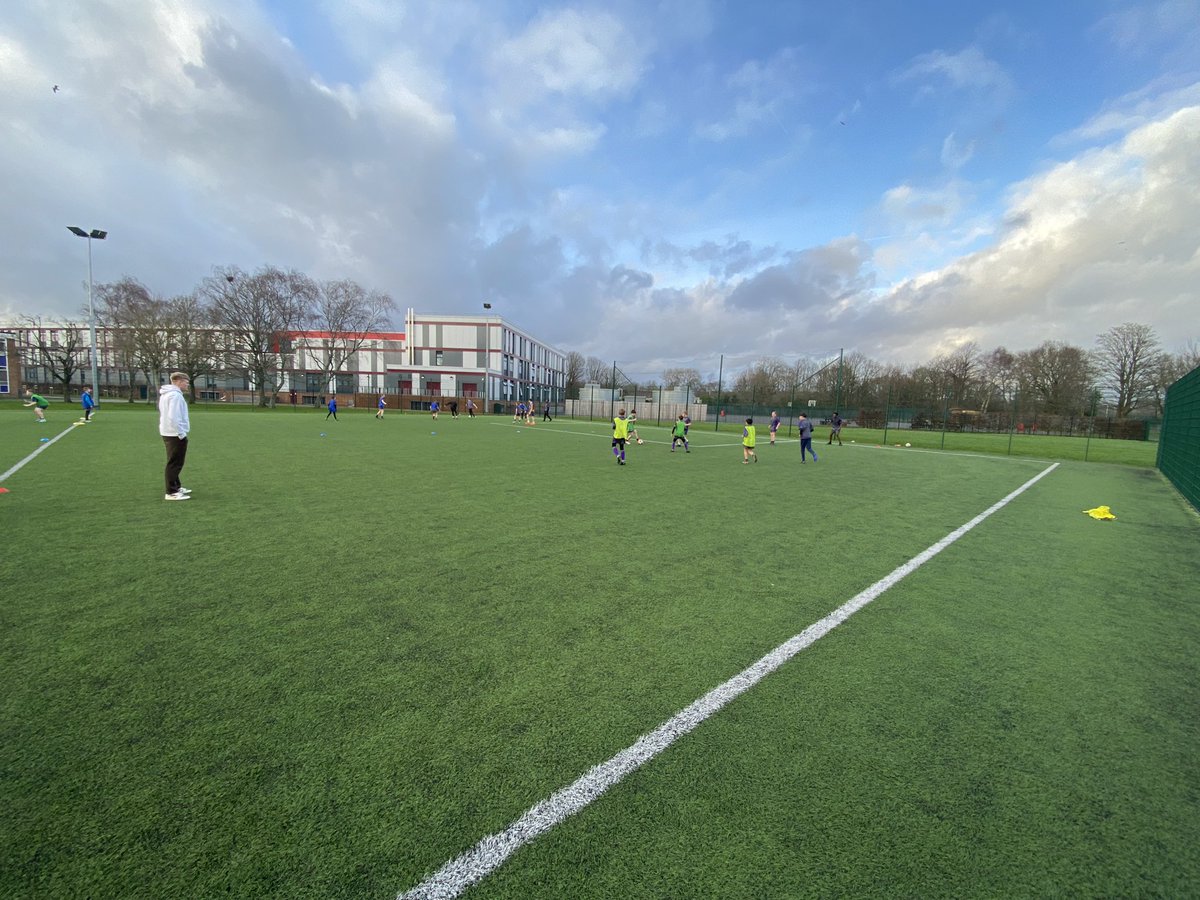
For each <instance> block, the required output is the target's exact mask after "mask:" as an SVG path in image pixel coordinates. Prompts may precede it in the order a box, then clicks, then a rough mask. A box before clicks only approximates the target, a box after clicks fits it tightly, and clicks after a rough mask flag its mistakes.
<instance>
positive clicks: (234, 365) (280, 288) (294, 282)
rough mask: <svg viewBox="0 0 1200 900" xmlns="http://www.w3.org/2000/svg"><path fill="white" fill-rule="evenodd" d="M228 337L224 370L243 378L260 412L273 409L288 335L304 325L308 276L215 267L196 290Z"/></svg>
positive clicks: (311, 293)
mask: <svg viewBox="0 0 1200 900" xmlns="http://www.w3.org/2000/svg"><path fill="white" fill-rule="evenodd" d="M197 295H198V296H199V297H200V298H201V299H202V300H203V301H204V302H205V303H207V304H208V305H209V306H211V308H212V310H213V322H214V323H215V324H216V325H218V326H220V327H221V328H224V329H226V330H227V332H228V336H229V340H230V342H231V346H230V350H229V367H230V368H231V369H233V370H235V371H239V372H244V373H245V374H246V376H247V377H248V378H249V379H250V380H251V382H252V383H253V384H254V386H255V388H256V389H257V390H258V402H259V405H260V406H266V405H268V404H269V405H271V406H274V405H275V393H276V391H278V390H279V387H280V385H281V384H282V383H283V378H284V374H285V373H286V371H287V361H288V358H289V357H290V355H291V352H292V348H291V342H290V339H289V333H290V332H292V331H298V330H300V329H301V328H303V327H304V325H305V324H307V322H308V321H309V318H310V315H311V309H312V303H313V300H314V298H315V295H316V287H315V285H314V284H313V282H312V279H310V278H309V277H308V276H307V275H303V274H301V273H299V272H295V271H287V272H285V271H283V270H281V269H277V268H275V267H273V266H265V267H263V268H262V269H259V271H257V272H256V273H254V274H253V275H247V274H246V273H245V272H243V271H242V270H241V269H239V268H237V267H236V266H228V267H224V268H221V267H217V268H215V269H214V270H213V274H212V275H210V276H209V277H207V278H205V279H204V281H202V282H201V283H200V286H199V288H198V289H197Z"/></svg>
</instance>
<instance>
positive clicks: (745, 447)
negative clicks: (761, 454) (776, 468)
mask: <svg viewBox="0 0 1200 900" xmlns="http://www.w3.org/2000/svg"><path fill="white" fill-rule="evenodd" d="M751 458H753V459H754V461H755V462H758V454H757V453H755V452H754V419H752V418H749V417H747V418H746V427H745V428H743V429H742V465H743V466H744V465H745V464H746V463H748V462H750V460H751Z"/></svg>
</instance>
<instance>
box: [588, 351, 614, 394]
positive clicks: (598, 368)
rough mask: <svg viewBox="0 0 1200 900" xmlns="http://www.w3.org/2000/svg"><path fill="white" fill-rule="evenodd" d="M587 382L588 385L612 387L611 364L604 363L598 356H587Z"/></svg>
mask: <svg viewBox="0 0 1200 900" xmlns="http://www.w3.org/2000/svg"><path fill="white" fill-rule="evenodd" d="M587 380H588V383H589V384H598V385H600V386H601V387H612V364H611V363H606V362H605V361H604V360H602V359H600V358H599V357H598V356H589V357H588V358H587Z"/></svg>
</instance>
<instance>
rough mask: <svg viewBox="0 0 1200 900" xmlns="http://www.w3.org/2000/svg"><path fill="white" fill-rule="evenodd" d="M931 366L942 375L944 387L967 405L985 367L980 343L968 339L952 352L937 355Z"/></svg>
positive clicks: (958, 400)
mask: <svg viewBox="0 0 1200 900" xmlns="http://www.w3.org/2000/svg"><path fill="white" fill-rule="evenodd" d="M929 367H930V368H931V369H933V370H934V371H936V372H938V373H939V374H940V375H941V376H942V379H943V380H942V385H941V387H942V389H943V391H944V392H945V393H948V394H949V395H950V397H951V399H952V400H955V401H957V403H958V405H959V406H965V405H966V404H967V401H968V399H970V398H971V397H972V396H973V395H974V394H975V392H976V388H977V387H978V381H979V375H980V370H981V369H982V368H983V359H982V355H981V354H980V352H979V345H978V344H976V343H975V342H974V341H968V342H967V343H965V344H963V345H962V346H961V347H958V348H957V349H955V350H954V351H953V352H951V353H945V354H943V355H941V356H937V357H935V358H934V359H933V361H932V362H930V363H929Z"/></svg>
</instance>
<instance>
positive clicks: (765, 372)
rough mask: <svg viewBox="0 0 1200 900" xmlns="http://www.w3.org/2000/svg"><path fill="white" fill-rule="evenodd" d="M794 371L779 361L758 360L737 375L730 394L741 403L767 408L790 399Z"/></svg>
mask: <svg viewBox="0 0 1200 900" xmlns="http://www.w3.org/2000/svg"><path fill="white" fill-rule="evenodd" d="M794 374H795V372H794V370H793V368H792V367H791V366H789V365H788V364H787V363H785V362H784V361H783V360H781V359H770V358H767V359H760V360H758V361H756V362H754V363H753V364H752V365H750V367H749V368H746V369H743V370H742V371H741V372H739V373H738V376H737V378H736V379H734V382H733V389H732V394H733V396H735V397H736V398H737V400H738V401H740V402H742V403H761V404H764V405H767V406H770V405H772V404H776V403H779V402H781V401H786V400H787V399H788V398H790V396H791V393H792V387H793V385H794V384H795V383H796V379H795V377H794Z"/></svg>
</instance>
